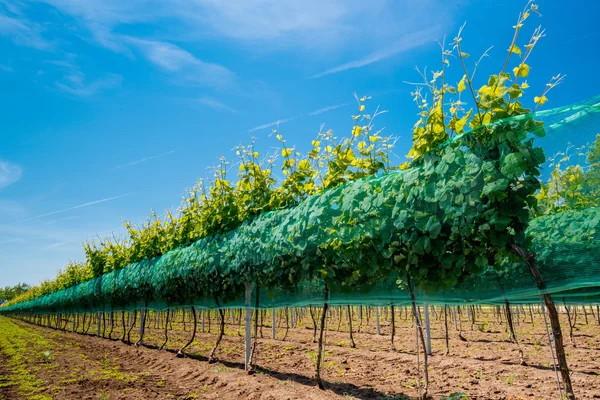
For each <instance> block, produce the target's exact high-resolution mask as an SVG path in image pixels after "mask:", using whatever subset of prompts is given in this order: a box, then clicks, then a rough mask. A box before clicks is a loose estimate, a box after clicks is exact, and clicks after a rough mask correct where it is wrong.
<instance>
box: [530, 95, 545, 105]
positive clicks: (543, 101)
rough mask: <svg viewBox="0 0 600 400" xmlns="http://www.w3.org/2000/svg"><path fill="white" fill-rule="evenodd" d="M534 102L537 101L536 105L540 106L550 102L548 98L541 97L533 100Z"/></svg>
mask: <svg viewBox="0 0 600 400" xmlns="http://www.w3.org/2000/svg"><path fill="white" fill-rule="evenodd" d="M533 101H535V103H536V104H537V105H539V106H543V105H544V103H546V102H547V101H548V98H547V97H546V96H541V97H537V96H535V97H534V98H533Z"/></svg>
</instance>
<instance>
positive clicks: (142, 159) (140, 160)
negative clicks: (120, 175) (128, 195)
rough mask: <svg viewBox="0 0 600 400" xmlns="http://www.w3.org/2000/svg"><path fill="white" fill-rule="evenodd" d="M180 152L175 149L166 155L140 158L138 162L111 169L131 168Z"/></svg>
mask: <svg viewBox="0 0 600 400" xmlns="http://www.w3.org/2000/svg"><path fill="white" fill-rule="evenodd" d="M180 150H181V149H175V150H170V151H167V152H166V153H161V154H157V155H154V156H149V157H144V158H140V159H139V160H134V161H131V162H128V163H126V164H123V165H118V166H116V167H115V168H113V169H121V168H126V167H131V166H133V165H137V164H141V163H143V162H146V161H150V160H154V159H156V158H160V157H163V156H166V155H169V154H173V153H176V152H178V151H180Z"/></svg>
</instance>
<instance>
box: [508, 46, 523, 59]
mask: <svg viewBox="0 0 600 400" xmlns="http://www.w3.org/2000/svg"><path fill="white" fill-rule="evenodd" d="M510 52H511V53H515V54H517V55H519V56H520V55H521V49H520V48H519V47H518V46H517V45H516V44H513V46H512V47H511V48H510Z"/></svg>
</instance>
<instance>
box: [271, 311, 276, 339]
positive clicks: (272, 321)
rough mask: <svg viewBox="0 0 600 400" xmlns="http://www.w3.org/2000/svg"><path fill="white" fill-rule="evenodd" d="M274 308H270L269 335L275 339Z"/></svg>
mask: <svg viewBox="0 0 600 400" xmlns="http://www.w3.org/2000/svg"><path fill="white" fill-rule="evenodd" d="M275 335H276V332H275V308H272V309H271V337H272V338H273V339H275Z"/></svg>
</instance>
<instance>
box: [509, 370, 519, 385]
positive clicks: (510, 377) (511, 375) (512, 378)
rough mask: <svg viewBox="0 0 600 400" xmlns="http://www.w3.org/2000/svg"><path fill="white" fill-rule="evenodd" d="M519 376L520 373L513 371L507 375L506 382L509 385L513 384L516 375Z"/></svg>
mask: <svg viewBox="0 0 600 400" xmlns="http://www.w3.org/2000/svg"><path fill="white" fill-rule="evenodd" d="M519 376H521V374H517V373H514V374H509V375H508V376H507V377H506V383H508V384H509V385H514V383H515V380H516V379H517V377H519Z"/></svg>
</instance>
